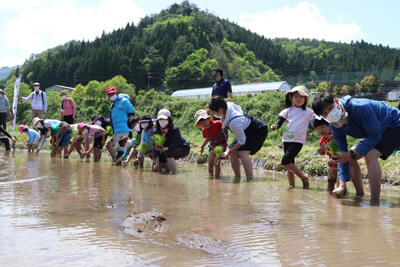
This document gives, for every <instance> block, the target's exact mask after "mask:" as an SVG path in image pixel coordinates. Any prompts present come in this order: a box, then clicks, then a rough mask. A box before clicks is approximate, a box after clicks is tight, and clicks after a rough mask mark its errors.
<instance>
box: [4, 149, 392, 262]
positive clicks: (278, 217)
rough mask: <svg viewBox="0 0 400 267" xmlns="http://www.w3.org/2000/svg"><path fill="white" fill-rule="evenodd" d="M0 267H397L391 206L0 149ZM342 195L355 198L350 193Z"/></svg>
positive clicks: (185, 171) (277, 181) (265, 183)
mask: <svg viewBox="0 0 400 267" xmlns="http://www.w3.org/2000/svg"><path fill="white" fill-rule="evenodd" d="M0 153H1V154H0V225H1V228H0V237H1V238H0V265H1V266H141V265H146V266H147V265H153V266H183V265H187V266H221V265H224V266H230V265H240V266H289V265H327V266H335V265H343V264H345V265H348V266H365V265H368V266H378V265H380V266H390V265H394V266H395V265H399V264H400V253H399V247H400V205H399V202H400V196H399V192H398V191H397V190H390V189H388V190H384V191H383V195H384V198H383V200H382V203H381V205H380V206H379V207H378V206H370V205H369V202H368V200H364V201H361V202H360V201H356V200H354V199H353V197H352V195H350V197H349V198H347V199H344V200H337V199H333V198H331V197H329V196H328V195H327V194H326V192H325V191H324V189H325V186H326V184H325V183H324V182H323V181H319V182H316V181H312V183H311V190H302V189H294V190H288V189H287V182H286V179H285V178H284V177H283V176H282V175H278V174H271V173H264V172H258V173H256V174H255V177H257V178H255V179H254V181H251V182H243V181H241V182H240V181H239V182H238V181H233V180H232V173H231V170H230V169H229V168H228V167H224V170H223V173H224V174H225V176H224V177H223V178H222V179H221V180H209V179H208V177H207V171H206V168H205V167H204V166H197V165H195V164H189V163H188V164H185V166H182V165H181V172H180V174H179V175H177V176H170V175H160V174H155V173H152V172H151V170H150V168H149V165H148V164H147V165H145V169H144V170H137V169H134V168H133V167H128V168H121V167H115V166H111V164H110V162H102V163H93V162H86V161H82V160H78V159H70V160H63V159H59V158H50V157H49V156H47V155H41V156H39V157H34V156H30V155H27V154H25V153H18V152H17V153H15V154H12V153H10V154H9V155H6V154H4V151H0ZM350 192H354V190H352V189H350Z"/></svg>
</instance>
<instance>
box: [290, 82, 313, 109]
mask: <svg viewBox="0 0 400 267" xmlns="http://www.w3.org/2000/svg"><path fill="white" fill-rule="evenodd" d="M296 92H297V93H298V94H299V95H301V96H304V97H305V98H306V105H308V102H309V101H310V95H309V92H308V89H307V87H305V86H303V85H300V86H295V87H293V88H292V90H290V91H287V92H286V93H285V96H287V95H288V94H294V93H296Z"/></svg>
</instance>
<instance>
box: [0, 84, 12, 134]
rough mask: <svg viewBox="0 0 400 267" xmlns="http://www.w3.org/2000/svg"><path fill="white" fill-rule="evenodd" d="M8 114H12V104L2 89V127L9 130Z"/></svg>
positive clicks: (0, 122)
mask: <svg viewBox="0 0 400 267" xmlns="http://www.w3.org/2000/svg"><path fill="white" fill-rule="evenodd" d="M7 113H10V115H11V112H10V102H9V101H8V98H7V97H6V95H5V94H4V91H3V90H2V89H0V126H1V127H3V128H4V130H6V129H7Z"/></svg>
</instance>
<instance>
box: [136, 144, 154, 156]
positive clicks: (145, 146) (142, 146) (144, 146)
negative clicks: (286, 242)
mask: <svg viewBox="0 0 400 267" xmlns="http://www.w3.org/2000/svg"><path fill="white" fill-rule="evenodd" d="M136 150H137V151H139V152H142V153H143V154H147V153H149V152H151V151H152V150H153V144H151V143H141V144H140V145H139V146H138V147H137V148H136Z"/></svg>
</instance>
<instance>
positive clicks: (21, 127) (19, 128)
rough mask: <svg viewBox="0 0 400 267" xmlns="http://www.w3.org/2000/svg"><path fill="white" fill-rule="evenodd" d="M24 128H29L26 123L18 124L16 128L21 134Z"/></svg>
mask: <svg viewBox="0 0 400 267" xmlns="http://www.w3.org/2000/svg"><path fill="white" fill-rule="evenodd" d="M25 129H29V127H28V125H23V124H21V125H20V126H18V130H19V132H20V133H21V134H22V132H23V131H24V130H25Z"/></svg>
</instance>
